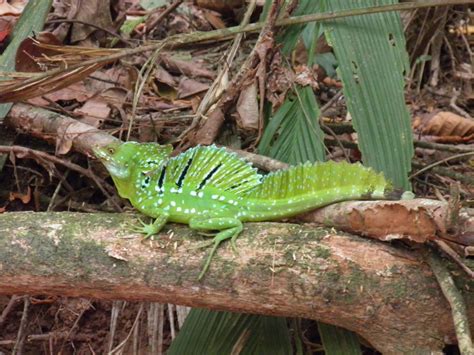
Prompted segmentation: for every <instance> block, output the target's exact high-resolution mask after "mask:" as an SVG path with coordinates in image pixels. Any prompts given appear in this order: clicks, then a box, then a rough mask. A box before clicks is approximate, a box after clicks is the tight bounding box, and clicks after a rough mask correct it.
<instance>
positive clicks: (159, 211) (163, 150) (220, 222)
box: [94, 142, 393, 279]
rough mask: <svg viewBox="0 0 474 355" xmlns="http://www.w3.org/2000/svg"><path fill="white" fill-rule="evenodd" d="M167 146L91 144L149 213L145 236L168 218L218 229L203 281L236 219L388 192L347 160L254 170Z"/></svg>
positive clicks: (220, 155) (212, 154)
mask: <svg viewBox="0 0 474 355" xmlns="http://www.w3.org/2000/svg"><path fill="white" fill-rule="evenodd" d="M171 152H172V147H171V146H170V145H159V144H155V143H142V144H140V143H135V142H127V143H121V142H119V143H112V144H109V145H107V146H105V147H96V148H94V153H95V155H96V156H97V157H98V158H99V159H100V160H101V161H102V162H103V164H104V165H105V167H106V168H107V170H108V171H109V173H110V175H111V176H112V179H113V181H114V183H115V185H116V187H117V189H118V192H119V194H120V196H121V197H124V198H127V199H129V200H130V202H131V203H132V205H133V206H134V207H135V208H137V209H138V210H139V211H140V212H142V213H143V214H145V215H147V216H150V217H152V218H154V219H155V220H154V222H153V223H151V224H145V223H143V222H141V221H140V222H141V223H142V226H140V227H139V228H138V230H139V231H140V232H141V233H143V234H145V235H146V237H150V236H151V235H153V234H156V233H158V232H159V231H160V230H161V228H163V226H164V225H165V224H166V223H167V222H177V223H184V224H188V225H189V226H190V228H192V229H196V230H201V231H218V232H217V234H215V236H214V238H213V240H212V241H210V242H209V243H207V244H208V245H213V247H212V249H211V251H210V253H209V256H208V258H207V260H206V263H205V265H204V267H203V269H202V271H201V273H200V275H199V279H201V278H202V277H203V276H204V274H205V272H206V270H207V269H208V267H209V264H210V262H211V259H212V257H213V255H214V253H215V251H216V249H217V247H218V246H219V244H220V243H221V242H222V241H224V240H226V239H230V241H231V246H232V247H233V248H234V249H235V240H236V238H237V237H238V235H239V233H240V232H241V231H242V222H257V221H270V220H276V219H281V218H285V217H291V216H294V215H297V214H300V213H302V212H305V211H309V210H312V209H315V208H318V207H322V206H325V205H328V204H331V203H333V202H337V201H343V200H354V199H386V198H388V197H390V195H391V194H393V189H392V186H391V184H390V183H389V182H388V181H387V180H385V178H384V176H383V175H382V174H379V173H376V172H374V171H373V170H371V169H369V168H366V167H363V166H362V165H360V164H349V163H346V162H341V163H335V162H331V161H330V162H325V163H315V164H310V163H306V164H301V165H297V166H294V167H290V168H289V169H285V170H279V171H276V172H273V173H270V174H268V175H265V176H262V175H260V174H259V173H258V172H257V171H256V169H255V168H253V167H252V166H251V165H250V164H249V163H247V162H245V161H244V160H242V159H240V158H239V157H238V156H237V155H236V154H234V153H228V152H227V151H226V150H225V149H224V148H217V147H216V146H207V147H203V146H197V147H195V148H192V149H189V150H187V151H186V152H184V153H181V154H180V155H178V156H176V157H171Z"/></svg>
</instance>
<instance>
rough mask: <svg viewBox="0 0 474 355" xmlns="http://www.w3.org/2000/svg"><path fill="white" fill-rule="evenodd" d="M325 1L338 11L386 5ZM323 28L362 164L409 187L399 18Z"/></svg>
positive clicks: (361, 19)
mask: <svg viewBox="0 0 474 355" xmlns="http://www.w3.org/2000/svg"><path fill="white" fill-rule="evenodd" d="M326 3H327V7H328V9H329V10H331V11H338V10H343V9H345V10H347V9H350V8H355V7H368V6H375V5H377V4H379V5H385V4H390V3H392V1H390V0H384V1H375V0H364V1H357V2H354V1H351V0H331V1H326ZM323 26H324V28H325V33H326V38H327V39H328V42H329V43H330V44H331V45H332V47H333V49H334V52H335V54H336V57H337V60H338V62H339V67H338V73H339V75H340V77H341V80H342V82H343V84H344V94H345V97H346V101H347V107H348V109H349V112H350V113H351V115H352V119H353V121H354V128H355V129H356V131H357V133H358V135H359V147H360V150H361V152H362V157H363V160H364V163H365V164H367V165H369V166H371V167H373V168H375V169H376V170H378V171H383V172H384V174H385V176H386V177H388V178H390V179H391V180H392V181H393V183H394V184H395V185H396V186H398V187H403V188H405V189H409V188H410V183H409V181H408V173H409V171H410V169H411V158H412V156H413V140H412V133H411V127H410V116H409V113H408V110H407V108H406V105H405V100H404V94H403V90H404V78H403V75H404V72H405V70H407V68H408V56H407V54H406V50H405V40H404V35H403V29H402V26H401V23H400V18H399V15H398V14H397V13H393V12H390V13H378V14H370V15H362V16H355V17H346V18H341V19H336V20H333V21H328V22H324V24H323Z"/></svg>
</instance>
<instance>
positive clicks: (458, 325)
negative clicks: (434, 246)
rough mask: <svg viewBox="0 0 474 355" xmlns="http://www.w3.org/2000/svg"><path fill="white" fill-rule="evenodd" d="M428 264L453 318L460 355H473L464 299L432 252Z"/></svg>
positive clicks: (473, 348) (439, 260) (473, 350)
mask: <svg viewBox="0 0 474 355" xmlns="http://www.w3.org/2000/svg"><path fill="white" fill-rule="evenodd" d="M428 263H429V264H430V266H431V269H432V270H433V273H434V275H435V277H436V279H437V280H438V284H439V286H440V287H441V290H442V291H443V294H444V297H446V299H447V300H448V302H449V305H450V306H451V314H452V316H453V321H454V329H455V331H456V337H457V340H458V344H459V351H460V352H461V354H469V355H472V354H474V347H473V345H472V339H471V333H470V331H469V322H468V319H467V314H466V305H465V303H464V299H463V297H462V295H461V293H460V292H459V290H458V289H457V288H456V285H455V284H454V281H453V279H452V277H451V275H450V273H449V271H448V270H447V269H446V267H445V265H443V263H442V261H441V259H440V257H439V256H438V255H436V254H435V252H434V251H431V252H430V253H429V255H428Z"/></svg>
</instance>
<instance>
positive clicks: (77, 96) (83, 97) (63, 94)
mask: <svg viewBox="0 0 474 355" xmlns="http://www.w3.org/2000/svg"><path fill="white" fill-rule="evenodd" d="M93 95H94V93H93V92H89V91H88V90H87V89H86V87H85V86H84V81H79V82H77V83H74V84H72V85H69V86H68V87H65V88H64V89H60V90H58V91H54V92H52V93H49V94H46V95H43V96H41V97H34V98H32V99H29V100H28V102H29V103H31V104H33V105H39V106H47V105H48V104H49V102H48V100H50V101H53V102H58V101H73V100H76V101H78V102H85V101H87V100H88V99H89V98H91V97H92V96H93ZM44 98H46V99H48V100H45V99H44Z"/></svg>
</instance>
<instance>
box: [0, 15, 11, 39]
mask: <svg viewBox="0 0 474 355" xmlns="http://www.w3.org/2000/svg"><path fill="white" fill-rule="evenodd" d="M5 17H9V16H5ZM12 22H13V21H12V20H11V19H6V18H3V17H2V18H0V44H1V43H2V42H3V41H4V40H5V38H7V37H8V35H9V34H10V32H11V30H12V28H13V24H12Z"/></svg>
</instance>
